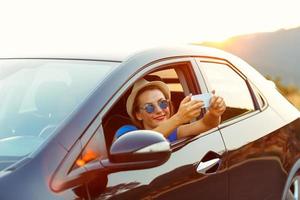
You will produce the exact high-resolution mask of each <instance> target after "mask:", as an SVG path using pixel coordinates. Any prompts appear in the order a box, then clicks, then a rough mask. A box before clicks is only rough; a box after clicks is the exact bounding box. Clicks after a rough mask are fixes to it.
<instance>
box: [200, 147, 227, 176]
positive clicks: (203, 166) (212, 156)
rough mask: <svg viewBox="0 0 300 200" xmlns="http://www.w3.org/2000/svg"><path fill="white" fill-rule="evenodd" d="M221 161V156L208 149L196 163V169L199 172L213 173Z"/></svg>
mask: <svg viewBox="0 0 300 200" xmlns="http://www.w3.org/2000/svg"><path fill="white" fill-rule="evenodd" d="M221 162H222V157H221V156H220V155H219V154H218V153H216V152H214V151H208V152H207V153H206V154H205V155H204V157H203V158H202V159H201V161H200V162H199V163H198V164H197V168H196V171H197V172H198V173H199V174H204V175H207V174H213V173H216V171H217V170H218V169H219V167H220V165H221Z"/></svg>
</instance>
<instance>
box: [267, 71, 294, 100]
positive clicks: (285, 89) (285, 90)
mask: <svg viewBox="0 0 300 200" xmlns="http://www.w3.org/2000/svg"><path fill="white" fill-rule="evenodd" d="M266 78H267V79H268V80H271V81H273V82H274V83H275V85H276V87H277V88H278V89H279V90H280V92H281V93H282V94H283V95H284V96H288V95H291V94H295V93H297V92H299V88H298V87H297V86H295V85H284V84H283V83H282V81H281V77H279V76H277V77H275V78H272V77H271V76H270V75H267V76H266Z"/></svg>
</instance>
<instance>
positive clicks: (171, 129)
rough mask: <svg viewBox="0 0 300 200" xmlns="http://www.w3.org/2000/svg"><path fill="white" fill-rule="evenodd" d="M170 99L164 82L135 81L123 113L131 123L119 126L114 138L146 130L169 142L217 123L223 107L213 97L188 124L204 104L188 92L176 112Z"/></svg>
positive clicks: (222, 101) (194, 133)
mask: <svg viewBox="0 0 300 200" xmlns="http://www.w3.org/2000/svg"><path fill="white" fill-rule="evenodd" d="M170 100H171V93H170V90H169V88H168V86H167V85H166V84H165V83H164V82H161V81H152V82H149V81H146V80H145V79H140V80H138V81H137V82H136V83H135V84H134V86H133V89H132V91H131V94H130V95H129V97H128V99H127V103H126V108H127V113H128V115H129V116H130V118H131V119H132V121H133V123H134V124H135V126H133V125H125V126H122V127H121V128H120V129H119V130H118V131H117V132H116V137H120V136H121V135H123V134H125V133H127V132H129V131H133V130H138V129H148V130H154V131H157V132H160V133H162V134H163V135H164V136H165V137H166V138H167V139H168V140H169V141H170V142H173V141H175V140H177V139H180V138H184V137H187V136H191V135H198V134H200V133H202V132H205V131H207V130H209V129H211V128H214V127H216V126H218V125H219V123H220V120H221V115H222V114H223V113H224V111H225V109H226V105H225V102H224V100H223V99H222V98H221V97H218V96H213V97H212V98H211V101H210V106H209V109H208V112H206V113H205V115H204V117H203V118H201V119H200V120H197V121H194V122H192V123H189V122H190V121H191V120H192V119H194V118H196V117H198V116H199V115H200V113H201V108H202V107H203V106H204V103H203V102H202V101H199V100H191V95H189V96H187V97H185V98H184V99H183V100H182V101H181V103H180V105H179V108H178V111H177V113H175V114H173V111H172V107H171V106H170V105H171V104H170Z"/></svg>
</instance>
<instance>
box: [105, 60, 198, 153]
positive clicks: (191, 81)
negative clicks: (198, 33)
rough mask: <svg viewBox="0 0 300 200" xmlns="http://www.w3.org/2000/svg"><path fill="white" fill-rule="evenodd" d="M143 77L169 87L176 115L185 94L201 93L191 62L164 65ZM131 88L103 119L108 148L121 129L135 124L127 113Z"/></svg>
mask: <svg viewBox="0 0 300 200" xmlns="http://www.w3.org/2000/svg"><path fill="white" fill-rule="evenodd" d="M179 73H181V74H183V76H179ZM142 77H143V78H144V79H146V80H148V81H156V80H159V81H163V82H165V83H166V84H167V85H168V86H169V88H170V91H171V102H172V109H173V112H174V113H175V112H177V110H178V107H179V105H180V102H181V100H182V99H183V98H184V97H185V94H189V93H199V88H198V87H197V83H195V82H196V81H195V75H194V74H193V70H192V66H191V63H190V62H176V63H172V64H166V65H162V66H160V67H156V68H155V70H154V71H153V70H152V71H151V70H150V71H149V73H146V74H144V75H143V76H142ZM184 83H185V84H184ZM131 87H132V86H131ZM131 87H129V88H128V89H127V90H126V92H125V93H124V94H122V95H121V97H119V100H118V101H117V102H116V103H115V104H114V106H112V108H111V109H110V111H109V112H108V113H107V114H105V116H104V118H103V129H104V133H105V137H106V141H107V147H108V148H109V147H110V145H111V143H112V142H113V140H114V139H115V137H114V136H115V133H116V131H117V130H118V129H119V128H120V127H122V126H123V125H126V124H131V125H132V124H133V122H132V121H131V119H130V117H129V116H128V114H127V111H126V101H127V97H128V96H129V94H130V92H131Z"/></svg>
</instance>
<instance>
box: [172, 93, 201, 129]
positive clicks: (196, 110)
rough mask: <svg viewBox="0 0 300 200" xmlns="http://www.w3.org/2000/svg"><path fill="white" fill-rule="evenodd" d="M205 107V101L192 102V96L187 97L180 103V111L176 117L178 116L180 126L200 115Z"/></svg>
mask: <svg viewBox="0 0 300 200" xmlns="http://www.w3.org/2000/svg"><path fill="white" fill-rule="evenodd" d="M203 106H204V103H203V101H199V100H191V95H189V96H186V97H185V98H184V99H183V100H182V101H181V102H180V105H179V108H178V111H177V113H176V114H175V115H174V116H176V118H177V120H178V122H179V124H184V123H187V122H190V121H191V120H192V119H194V118H196V117H198V116H199V115H200V113H201V108H202V107H203Z"/></svg>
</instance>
